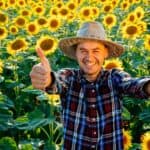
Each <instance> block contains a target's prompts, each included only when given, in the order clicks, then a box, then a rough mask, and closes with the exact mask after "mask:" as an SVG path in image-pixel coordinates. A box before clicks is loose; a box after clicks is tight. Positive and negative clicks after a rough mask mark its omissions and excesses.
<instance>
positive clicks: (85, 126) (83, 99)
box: [52, 69, 150, 150]
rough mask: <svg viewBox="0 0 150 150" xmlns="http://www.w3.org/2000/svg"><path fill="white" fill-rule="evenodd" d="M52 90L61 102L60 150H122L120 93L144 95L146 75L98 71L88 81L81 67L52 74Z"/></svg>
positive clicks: (135, 95)
mask: <svg viewBox="0 0 150 150" xmlns="http://www.w3.org/2000/svg"><path fill="white" fill-rule="evenodd" d="M55 77H56V80H55V81H56V82H55V83H54V84H53V86H52V89H53V92H54V91H55V92H59V93H60V96H61V101H62V119H63V125H64V146H63V149H64V150H92V149H94V150H123V135H122V118H121V109H122V102H121V97H122V95H129V96H134V97H137V98H148V96H147V95H146V94H145V93H144V91H143V90H142V87H143V85H144V84H145V83H146V82H147V81H148V80H150V78H148V77H147V78H146V77H145V78H131V77H130V76H129V74H128V73H126V72H124V71H119V70H116V69H113V70H109V71H108V70H102V71H101V73H100V75H99V76H98V78H97V80H96V81H95V82H88V81H87V80H86V79H85V78H84V76H83V72H82V71H81V70H75V69H63V70H60V71H59V72H58V73H57V74H56V76H55Z"/></svg>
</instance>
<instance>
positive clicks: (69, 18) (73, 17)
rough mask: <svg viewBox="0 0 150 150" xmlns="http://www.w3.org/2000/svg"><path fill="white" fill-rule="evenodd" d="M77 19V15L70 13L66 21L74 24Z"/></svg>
mask: <svg viewBox="0 0 150 150" xmlns="http://www.w3.org/2000/svg"><path fill="white" fill-rule="evenodd" d="M75 18H76V13H69V15H68V16H67V19H66V21H67V22H73V21H74V20H75Z"/></svg>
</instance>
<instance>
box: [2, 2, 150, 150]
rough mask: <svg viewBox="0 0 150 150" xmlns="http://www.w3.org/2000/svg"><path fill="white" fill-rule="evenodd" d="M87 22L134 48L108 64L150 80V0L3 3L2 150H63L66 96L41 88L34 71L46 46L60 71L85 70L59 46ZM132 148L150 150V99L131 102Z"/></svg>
mask: <svg viewBox="0 0 150 150" xmlns="http://www.w3.org/2000/svg"><path fill="white" fill-rule="evenodd" d="M87 20H96V21H99V22H102V24H103V25H104V27H105V29H106V31H107V35H108V37H107V38H108V39H111V40H113V41H117V42H119V43H120V44H122V45H123V46H124V47H125V49H126V51H125V53H124V54H123V55H122V56H121V57H120V58H118V59H111V60H107V61H106V63H105V64H104V68H106V69H111V68H114V67H118V68H120V69H123V70H125V71H127V72H129V73H130V74H131V75H132V76H134V77H135V76H137V77H139V76H149V75H150V1H149V0H0V149H3V150H57V149H58V150H59V149H61V146H62V143H63V138H62V135H63V126H62V123H61V117H60V98H59V95H55V94H47V93H45V92H43V91H40V90H37V89H34V88H33V87H32V85H31V81H30V77H29V73H30V70H31V68H32V66H33V65H34V64H37V63H39V58H38V57H37V55H36V52H35V49H36V47H41V48H42V49H43V51H44V53H45V55H46V57H47V58H48V59H49V61H50V63H51V66H52V68H53V70H55V71H57V70H59V69H60V68H63V67H78V66H77V64H76V62H75V61H74V60H71V59H69V58H68V57H66V56H65V55H63V53H62V52H61V51H60V50H59V49H58V47H57V44H58V41H59V39H61V38H63V37H68V36H74V35H75V34H76V30H77V29H78V27H79V26H80V25H81V24H82V23H83V21H87ZM123 105H124V108H123V113H122V116H123V120H124V122H123V125H124V130H123V133H124V149H125V150H150V101H149V100H140V99H135V98H134V99H133V98H131V97H124V98H123Z"/></svg>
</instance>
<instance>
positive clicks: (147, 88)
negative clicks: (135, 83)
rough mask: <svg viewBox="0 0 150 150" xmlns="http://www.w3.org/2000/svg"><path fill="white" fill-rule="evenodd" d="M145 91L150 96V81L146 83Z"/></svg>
mask: <svg viewBox="0 0 150 150" xmlns="http://www.w3.org/2000/svg"><path fill="white" fill-rule="evenodd" d="M144 91H145V93H146V94H147V95H148V96H149V97H150V81H148V82H147V83H146V84H145V85H144Z"/></svg>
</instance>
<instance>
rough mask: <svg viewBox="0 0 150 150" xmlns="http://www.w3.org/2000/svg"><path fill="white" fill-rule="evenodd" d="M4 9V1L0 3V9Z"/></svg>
mask: <svg viewBox="0 0 150 150" xmlns="http://www.w3.org/2000/svg"><path fill="white" fill-rule="evenodd" d="M4 7H5V1H0V8H1V9H4Z"/></svg>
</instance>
